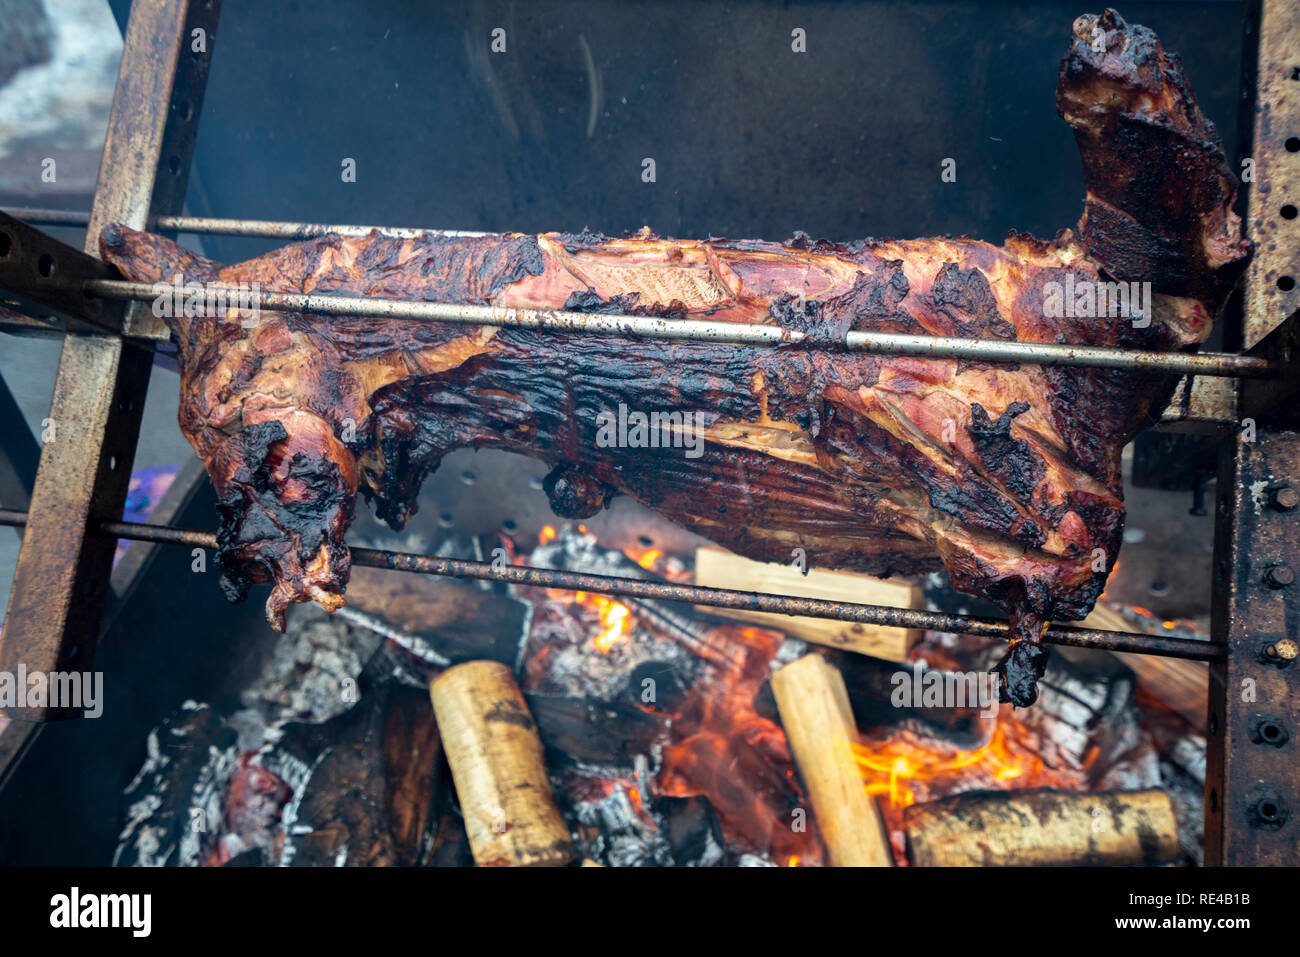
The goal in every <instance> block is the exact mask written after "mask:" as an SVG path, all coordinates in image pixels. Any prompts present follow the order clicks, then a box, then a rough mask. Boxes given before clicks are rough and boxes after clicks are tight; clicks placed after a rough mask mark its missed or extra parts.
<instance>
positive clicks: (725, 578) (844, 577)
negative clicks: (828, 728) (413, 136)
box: [695, 548, 925, 661]
mask: <svg viewBox="0 0 1300 957" xmlns="http://www.w3.org/2000/svg"><path fill="white" fill-rule="evenodd" d="M695 584H697V585H706V586H708V587H710V588H734V589H736V590H738V591H756V592H764V593H767V594H776V595H794V596H796V597H799V598H826V599H830V600H831V601H854V602H859V603H861V604H866V605H892V606H895V607H898V608H924V607H925V593H924V591H923V590H922V589H921V587H920V586H919V585H914V584H911V583H909V582H906V581H900V580H893V581H885V580H883V579H880V578H872V577H871V576H870V575H862V574H859V573H857V572H843V571H829V570H826V569H821V568H814V569H812V570H810V571H809V572H808V574H807V575H805V574H803V573H802V572H801V571H799V569H798V568H796V567H794V566H793V565H778V564H775V563H772V562H756V561H752V560H750V559H748V558H744V557H742V556H740V555H735V554H733V553H731V552H728V551H725V550H723V549H721V548H699V549H696V551H695ZM698 607H700V609H701V610H702V611H706V612H709V613H710V614H714V615H720V616H721V617H723V618H732V619H736V620H739V621H752V622H755V623H756V624H759V625H762V626H763V627H765V628H774V629H776V630H777V631H783V632H785V633H786V634H788V635H793V636H794V637H796V638H802V639H803V640H804V641H810V642H812V643H813V644H816V645H828V646H830V647H832V648H843V649H845V650H846V651H856V652H858V653H859V654H863V655H871V656H872V657H874V658H884V659H886V660H888V661H906V660H907V653H908V651H909V650H910V649H911V647H912V646H913V645H914V644H916V643H917V642H918V641H920V640H921V632H920V631H918V630H916V629H910V628H888V627H885V626H883V625H866V624H862V623H860V622H853V621H832V620H830V619H828V618H807V617H801V616H797V615H776V614H772V613H769V612H761V611H746V610H744V609H741V608H713V607H708V608H705V607H703V606H698Z"/></svg>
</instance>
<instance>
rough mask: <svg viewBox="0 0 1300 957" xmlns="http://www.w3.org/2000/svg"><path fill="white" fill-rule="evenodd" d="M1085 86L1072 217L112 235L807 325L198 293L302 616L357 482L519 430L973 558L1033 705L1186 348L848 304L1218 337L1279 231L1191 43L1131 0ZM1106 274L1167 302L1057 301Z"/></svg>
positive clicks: (960, 559) (554, 455)
mask: <svg viewBox="0 0 1300 957" xmlns="http://www.w3.org/2000/svg"><path fill="white" fill-rule="evenodd" d="M1057 103H1058V108H1059V110H1060V112H1061V114H1062V116H1063V117H1064V118H1065V120H1066V122H1068V123H1069V124H1070V125H1071V126H1072V127H1073V128H1074V130H1075V133H1076V137H1077V140H1078V145H1079V148H1080V152H1081V154H1082V158H1083V165H1084V173H1085V180H1086V187H1087V198H1086V203H1085V207H1084V211H1083V216H1082V218H1081V219H1080V221H1079V223H1078V224H1077V226H1076V227H1075V228H1074V229H1073V230H1062V231H1061V232H1060V233H1059V234H1058V235H1057V236H1056V238H1055V239H1052V240H1041V239H1034V238H1032V237H1028V236H1022V235H1017V234H1014V233H1013V234H1012V235H1011V236H1010V237H1008V239H1007V240H1006V242H1005V243H1004V244H1003V245H1001V246H994V245H991V244H988V243H984V242H977V241H974V240H970V239H922V240H907V241H889V240H884V241H877V240H863V241H858V242H853V243H848V244H838V243H833V242H827V241H813V240H811V239H809V238H808V237H806V236H803V235H796V236H795V238H793V239H791V240H789V241H786V242H781V243H778V242H763V241H754V240H739V241H734V240H724V239H708V240H703V241H694V240H678V239H663V238H658V237H655V236H653V235H650V234H649V232H648V231H643V232H642V233H641V234H637V235H633V236H630V237H627V238H622V239H617V238H616V239H611V238H607V237H605V236H602V235H598V234H593V233H589V232H585V231H584V232H583V233H582V234H579V235H567V234H556V233H548V234H544V235H520V234H505V235H495V236H490V237H483V238H465V237H459V238H457V237H447V236H438V235H434V234H427V235H422V236H420V237H419V238H414V239H411V238H391V237H387V236H384V235H381V234H380V233H378V232H375V233H372V234H371V235H369V236H367V237H364V238H344V237H340V236H337V235H328V236H325V237H323V238H320V239H316V240H312V241H309V242H302V243H297V244H294V245H291V246H287V247H284V248H282V249H279V250H276V251H274V252H271V253H268V254H266V255H264V256H260V257H258V258H256V259H252V260H249V261H248V262H243V263H239V264H237V265H232V266H223V265H220V264H218V263H215V262H212V261H209V260H206V259H203V258H201V257H199V256H196V255H193V254H191V253H189V252H186V251H185V250H183V249H181V248H180V247H178V246H177V245H176V244H174V243H172V242H171V241H169V240H167V239H164V238H161V237H159V236H155V235H151V234H148V233H142V232H136V231H133V230H130V229H127V228H125V227H122V226H113V227H110V228H108V229H106V230H105V231H104V234H103V236H102V237H101V245H102V251H103V256H104V258H105V259H106V260H107V261H109V262H111V263H112V264H114V265H115V266H116V267H117V268H118V269H119V270H120V271H121V273H122V274H123V275H124V276H125V277H126V278H128V279H131V280H136V281H142V282H166V283H172V282H174V281H176V280H177V278H178V277H179V278H180V279H181V280H182V281H183V282H185V283H193V282H197V283H222V284H231V285H233V284H239V283H257V284H259V285H260V288H261V289H262V290H266V291H276V292H300V293H301V292H314V293H338V294H350V295H360V296H370V297H387V298H403V299H416V300H427V301H438V302H449V303H461V304H483V305H494V306H512V307H530V308H541V309H555V308H563V309H567V310H578V311H596V312H611V313H623V314H636V315H650V316H659V317H664V318H666V319H668V320H669V321H672V320H676V319H682V318H702V317H710V318H712V319H717V320H727V321H732V322H745V323H766V324H776V325H779V326H780V327H782V328H785V329H790V330H798V331H800V332H803V333H805V334H806V336H805V337H804V338H803V339H802V340H801V341H800V342H798V343H793V344H786V345H781V346H778V347H774V348H773V347H757V346H753V347H747V346H736V345H721V344H710V343H699V342H671V341H654V340H647V339H641V338H634V337H631V336H584V337H575V336H573V335H569V334H564V333H556V332H551V331H540V330H531V329H523V328H514V327H495V326H464V325H457V324H449V323H436V322H416V321H410V320H402V319H389V318H351V317H349V318H331V317H324V316H313V315H303V314H295V313H286V312H279V313H272V312H262V313H260V314H259V315H258V316H257V317H256V319H251V320H250V318H249V317H248V316H247V315H243V314H241V313H240V312H239V311H238V310H236V309H228V310H225V311H220V310H212V313H213V314H207V313H205V311H204V309H203V307H202V306H201V305H200V306H199V308H197V309H194V310H190V311H192V312H193V313H194V314H193V315H185V314H178V315H172V316H169V317H168V322H169V325H170V327H171V330H172V333H173V337H174V339H175V340H176V342H177V343H178V345H179V350H180V362H181V373H182V380H181V388H182V400H181V408H180V424H181V428H182V429H183V430H184V432H185V434H186V436H187V437H188V438H189V440H190V441H191V443H192V444H193V445H194V448H195V450H196V452H197V453H198V455H199V456H200V457H201V459H202V460H203V462H204V463H205V464H206V466H207V470H208V474H209V476H210V477H211V479H212V481H213V483H214V485H215V487H216V490H217V492H218V494H219V512H220V531H219V536H218V538H219V544H220V549H219V561H220V565H221V568H222V569H223V587H224V588H225V589H226V591H227V594H228V595H229V596H230V597H231V598H232V600H236V599H238V598H241V597H243V595H244V594H245V591H246V589H247V587H248V585H249V584H250V583H271V584H273V586H274V587H273V589H272V591H271V594H270V597H269V599H268V601H267V606H266V607H267V617H268V620H269V621H270V623H271V625H272V627H273V628H275V629H276V630H281V629H282V628H283V624H284V610H285V608H286V607H287V606H288V605H289V604H291V603H293V602H299V601H307V600H315V601H317V602H319V603H320V604H321V605H323V606H324V607H326V608H327V609H330V610H333V609H336V608H338V607H339V606H340V605H342V604H343V601H344V599H343V593H344V586H345V584H346V582H347V579H348V571H349V557H348V549H347V547H346V546H345V545H344V533H345V531H346V530H347V528H348V525H349V523H350V522H351V520H352V517H353V509H354V504H355V499H356V495H357V492H358V491H360V492H361V493H362V494H364V495H365V496H366V497H367V498H368V499H369V500H371V501H372V502H373V503H374V505H375V508H376V510H377V512H378V514H379V515H380V516H381V517H383V518H384V519H385V520H386V521H387V522H389V524H391V525H392V526H393V527H394V528H397V529H400V528H401V527H402V526H403V525H404V524H405V523H406V522H407V520H408V519H409V518H410V516H411V514H412V512H413V511H414V509H415V500H416V496H417V493H418V491H419V488H420V484H421V482H422V480H423V478H424V476H426V475H427V474H428V473H429V472H430V471H431V470H433V469H435V468H437V466H438V463H439V461H440V460H441V459H442V457H443V456H444V455H446V454H447V453H448V452H450V451H452V450H453V449H457V448H462V447H472V448H499V449H505V450H509V451H512V452H519V453H523V454H526V455H530V456H533V457H535V458H538V459H541V460H543V461H545V462H546V463H548V464H549V465H550V466H551V467H552V471H551V472H550V474H549V475H548V476H547V479H546V481H545V488H546V490H547V492H548V494H549V496H550V500H551V504H552V506H553V508H554V509H555V510H556V512H557V513H559V514H560V515H562V516H566V517H582V516H586V515H590V514H593V513H594V512H596V511H597V510H599V509H601V508H602V507H604V506H605V505H606V504H607V503H608V502H609V500H610V498H611V496H613V495H615V494H625V495H631V496H633V497H634V498H636V499H637V500H638V501H640V502H642V503H644V504H645V505H647V506H649V507H650V508H653V509H655V510H656V511H658V512H660V513H662V514H663V515H665V516H667V517H668V518H670V519H672V520H674V521H676V522H678V523H680V524H682V525H684V526H686V527H688V528H690V529H693V530H695V531H697V532H699V533H701V534H702V535H704V536H706V537H707V538H710V539H712V540H714V541H716V542H719V543H721V544H723V545H725V546H727V547H728V548H731V549H733V550H735V551H737V552H739V553H741V554H744V555H747V556H749V557H751V558H755V559H759V560H769V561H770V560H776V561H788V560H789V558H790V555H791V551H792V549H793V548H794V547H796V546H797V547H802V548H803V549H805V551H806V554H807V558H808V561H809V562H811V563H813V564H817V565H821V566H824V567H840V568H851V569H857V570H862V571H866V572H870V573H875V574H890V573H918V572H924V571H930V570H935V569H939V568H943V569H946V570H947V573H948V575H949V578H950V581H951V583H952V585H953V586H954V587H956V588H958V589H960V590H962V591H965V592H968V593H970V594H974V595H978V596H981V597H983V598H985V599H988V600H991V601H993V602H996V603H998V604H999V605H1001V606H1002V607H1004V608H1005V609H1006V610H1007V613H1008V615H1009V618H1010V621H1011V623H1012V634H1013V641H1012V644H1011V646H1010V648H1009V650H1008V654H1007V657H1006V658H1004V659H1003V662H1002V663H1001V664H1000V665H999V666H998V670H999V671H1000V673H1001V685H1002V696H1003V698H1004V700H1010V701H1012V702H1014V703H1016V704H1017V705H1028V704H1030V703H1032V702H1033V700H1034V699H1035V697H1036V690H1035V681H1036V679H1037V677H1039V676H1040V675H1041V674H1042V670H1043V668H1044V667H1045V656H1046V650H1045V649H1044V648H1043V647H1042V646H1041V645H1040V644H1039V638H1040V637H1041V635H1042V631H1043V629H1044V628H1045V627H1046V624H1047V622H1049V621H1050V620H1054V619H1055V620H1077V619H1080V618H1083V617H1085V616H1086V615H1087V614H1088V612H1089V611H1090V610H1091V608H1092V605H1093V603H1094V601H1095V600H1096V597H1097V595H1098V594H1099V593H1100V591H1101V590H1102V587H1103V585H1104V583H1105V580H1106V576H1107V573H1108V570H1109V569H1110V568H1111V567H1112V566H1113V563H1114V560H1115V557H1116V555H1117V553H1118V551H1119V546H1120V541H1121V533H1122V527H1123V522H1124V503H1123V497H1122V495H1123V489H1122V481H1121V475H1120V452H1121V449H1122V448H1123V446H1124V444H1125V443H1127V442H1128V441H1129V440H1130V439H1131V438H1132V437H1133V436H1134V435H1135V434H1136V433H1137V431H1138V430H1139V429H1140V428H1141V427H1142V426H1143V425H1144V424H1145V423H1147V422H1148V421H1150V420H1151V419H1152V417H1153V416H1154V415H1157V414H1158V413H1159V411H1160V409H1161V408H1162V407H1163V405H1164V403H1166V402H1167V401H1168V397H1169V395H1170V393H1171V390H1172V386H1173V385H1174V382H1175V378H1174V377H1171V376H1169V375H1164V374H1159V373H1151V372H1135V371H1121V370H1108V369H1092V368H1065V367H1053V366H1041V365H1034V364H1023V363H1022V364H1010V363H987V362H982V361H968V360H961V359H928V358H925V359H923V358H911V357H885V356H874V355H866V354H861V353H856V352H850V351H847V350H845V349H844V348H842V347H841V346H842V342H843V339H844V335H845V334H846V332H848V331H850V330H871V331H878V332H902V333H919V334H928V335H942V336H963V337H970V338H985V339H1000V340H1008V341H1016V342H1026V343H1033V342H1037V343H1075V344H1085V345H1097V346H1114V347H1125V348H1142V349H1161V350H1179V349H1193V348H1195V347H1196V346H1198V345H1199V344H1200V343H1202V342H1204V341H1205V339H1206V337H1207V335H1208V334H1209V332H1210V329H1211V327H1212V325H1213V322H1214V320H1215V318H1216V315H1217V314H1218V312H1219V311H1220V310H1221V308H1222V306H1223V303H1224V300H1225V298H1226V296H1227V294H1228V292H1229V291H1230V289H1231V286H1232V284H1233V282H1234V281H1235V279H1236V278H1237V276H1238V275H1239V273H1240V271H1241V267H1242V266H1243V265H1244V263H1245V261H1246V258H1247V255H1248V252H1249V247H1248V244H1247V243H1246V242H1244V241H1243V240H1242V238H1241V235H1240V231H1241V229H1240V227H1241V223H1240V219H1239V217H1238V216H1237V215H1236V214H1235V213H1234V212H1233V211H1232V205H1233V202H1234V200H1235V196H1236V187H1237V181H1236V179H1235V177H1234V175H1233V173H1232V171H1231V169H1230V168H1229V166H1228V165H1227V162H1226V161H1225V159H1224V155H1223V149H1222V145H1221V143H1220V140H1219V137H1218V134H1217V132H1216V131H1215V129H1214V126H1213V125H1212V124H1211V123H1210V122H1209V121H1208V120H1206V118H1205V117H1204V116H1203V115H1202V113H1201V111H1200V109H1199V107H1198V106H1197V103H1196V100H1195V98H1194V97H1193V95H1192V93H1191V90H1190V89H1189V87H1188V85H1187V82H1186V80H1185V79H1184V77H1183V73H1182V70H1181V67H1180V65H1179V63H1178V61H1177V59H1176V58H1175V57H1172V56H1170V55H1167V54H1166V53H1165V52H1164V50H1163V49H1162V48H1161V45H1160V43H1159V41H1158V39H1157V38H1156V36H1155V35H1154V34H1153V33H1152V32H1151V31H1150V30H1148V29H1146V28H1145V27H1141V26H1136V25H1133V26H1131V25H1128V24H1126V23H1125V22H1124V21H1123V20H1122V19H1121V18H1120V17H1119V15H1118V14H1116V13H1115V12H1114V11H1110V10H1108V11H1106V13H1104V14H1102V15H1101V16H1099V17H1098V16H1084V17H1081V18H1079V19H1078V20H1077V21H1076V22H1075V24H1074V29H1073V38H1072V40H1071V43H1070V45H1069V48H1068V51H1067V54H1066V57H1065V59H1064V61H1063V63H1062V66H1061V70H1060V80H1059V85H1058V90H1057ZM1107 282H1111V283H1114V282H1123V283H1150V287H1149V288H1150V289H1151V291H1152V295H1151V297H1150V302H1149V303H1148V304H1147V305H1146V307H1145V310H1144V311H1143V312H1138V311H1136V310H1133V311H1130V313H1129V314H1127V315H1126V314H1124V311H1123V310H1120V311H1118V312H1117V311H1116V310H1114V309H1113V308H1112V309H1105V308H1101V309H1097V308H1095V301H1094V308H1091V309H1090V308H1087V306H1088V303H1087V302H1085V301H1084V300H1083V299H1082V298H1081V299H1080V300H1079V301H1078V302H1077V303H1076V302H1073V301H1072V302H1070V303H1069V304H1068V305H1067V308H1064V309H1061V308H1053V307H1052V305H1051V300H1052V297H1053V296H1056V297H1057V298H1058V300H1059V297H1060V294H1061V290H1066V291H1067V292H1068V293H1069V294H1070V295H1071V296H1073V295H1074V292H1073V291H1075V290H1084V289H1095V288H1097V287H1098V285H1099V284H1101V283H1107ZM1058 304H1059V303H1058ZM1071 306H1078V308H1071ZM184 311H185V310H182V312H184ZM1090 312H1091V313H1100V314H1092V315H1089V314H1088V313H1090ZM620 406H622V407H625V408H626V409H630V410H633V411H640V412H642V413H643V414H646V413H653V412H668V413H671V412H682V413H691V414H692V416H693V417H691V418H685V419H684V421H685V422H687V423H695V424H696V426H697V427H698V433H699V434H698V437H697V438H698V440H699V441H700V443H701V445H700V446H699V448H698V449H697V450H696V451H697V452H698V454H691V455H688V454H684V451H683V448H681V447H680V446H681V445H682V444H684V443H680V442H661V443H655V444H654V445H649V444H646V443H633V442H623V443H621V444H620V443H618V442H613V443H611V442H608V441H598V432H599V429H600V428H601V424H602V421H604V422H608V421H609V420H608V416H610V415H612V414H615V412H616V411H617V410H619V408H620ZM674 427H675V426H674ZM665 445H668V446H670V447H664V446H665Z"/></svg>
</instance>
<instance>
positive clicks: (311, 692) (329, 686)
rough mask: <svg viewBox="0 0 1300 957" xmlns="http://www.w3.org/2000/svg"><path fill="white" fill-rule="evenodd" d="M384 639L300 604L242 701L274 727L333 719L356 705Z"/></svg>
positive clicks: (314, 608) (294, 610) (321, 611)
mask: <svg viewBox="0 0 1300 957" xmlns="http://www.w3.org/2000/svg"><path fill="white" fill-rule="evenodd" d="M382 640H383V639H382V638H381V637H380V636H379V635H376V634H375V633H374V632H372V631H369V630H368V629H364V628H354V627H351V626H349V625H348V624H346V623H344V622H342V621H340V620H339V619H337V618H331V617H330V616H329V615H328V614H327V613H326V612H325V611H323V610H321V609H320V608H318V607H317V606H315V605H298V606H296V607H295V608H294V609H293V612H292V613H291V614H290V615H289V616H288V627H287V628H286V630H285V634H284V636H283V637H282V638H279V639H277V640H276V643H275V647H274V649H273V651H272V653H271V655H270V657H269V659H268V660H267V661H266V662H265V663H264V665H263V668H262V671H261V673H260V674H259V675H258V676H257V678H256V679H255V680H254V681H253V683H252V684H250V685H249V686H248V687H247V688H246V689H245V690H244V692H243V694H242V695H241V699H242V700H243V703H244V705H245V706H246V707H249V708H257V709H259V710H261V711H262V712H263V713H264V714H265V716H266V720H267V724H268V725H274V724H277V723H281V722H285V721H305V722H310V723H313V724H319V723H321V722H325V721H328V720H329V719H330V718H333V717H335V716H337V715H340V714H342V713H343V712H344V711H347V710H348V709H349V708H351V707H352V706H353V705H354V704H356V701H357V694H358V692H357V676H358V675H360V674H361V669H362V667H364V665H365V663H366V661H367V660H368V659H369V658H370V656H371V655H372V654H374V652H375V649H376V648H377V647H378V646H379V643H380V642H381V641H382Z"/></svg>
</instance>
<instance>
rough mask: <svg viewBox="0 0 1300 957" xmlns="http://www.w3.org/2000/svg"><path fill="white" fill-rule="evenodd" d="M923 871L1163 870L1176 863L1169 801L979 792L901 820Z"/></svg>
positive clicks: (1103, 794)
mask: <svg viewBox="0 0 1300 957" xmlns="http://www.w3.org/2000/svg"><path fill="white" fill-rule="evenodd" d="M903 826H904V830H905V831H906V834H907V852H908V858H909V860H910V861H911V862H912V864H914V865H916V866H918V867H981V866H983V867H1005V866H1009V865H1028V866H1062V865H1112V866H1113V865H1124V864H1134V865H1137V864H1142V865H1151V864H1160V863H1163V862H1165V861H1170V860H1172V859H1173V858H1175V857H1177V856H1178V825H1177V822H1176V821H1175V819H1174V808H1173V803H1172V802H1171V801H1170V800H1169V795H1167V794H1166V793H1165V792H1164V791H1161V790H1159V789H1155V788H1153V789H1150V790H1146V791H1094V792H1088V791H1059V790H1055V789H1052V788H1044V789H1042V790H1037V791H982V792H971V793H966V794H958V795H954V796H952V797H947V798H943V799H941V800H938V801H931V802H929V803H927V804H916V805H913V806H912V807H909V808H907V809H906V810H905V811H904V812H903Z"/></svg>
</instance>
